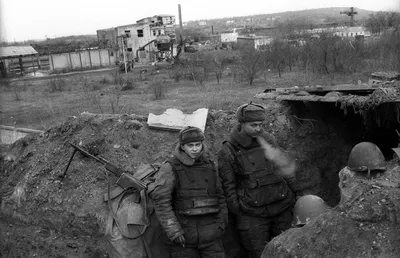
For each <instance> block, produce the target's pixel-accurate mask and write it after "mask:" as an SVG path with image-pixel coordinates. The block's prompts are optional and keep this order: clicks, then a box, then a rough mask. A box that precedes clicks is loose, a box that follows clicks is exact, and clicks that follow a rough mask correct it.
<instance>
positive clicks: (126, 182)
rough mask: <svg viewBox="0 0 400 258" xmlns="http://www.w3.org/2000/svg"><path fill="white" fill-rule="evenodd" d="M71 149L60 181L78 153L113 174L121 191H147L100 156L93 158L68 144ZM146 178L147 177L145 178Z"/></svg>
mask: <svg viewBox="0 0 400 258" xmlns="http://www.w3.org/2000/svg"><path fill="white" fill-rule="evenodd" d="M70 145H71V146H72V147H74V152H73V153H72V156H71V158H70V159H69V162H68V165H67V167H66V168H65V171H64V173H63V175H62V176H61V181H62V180H63V179H64V177H65V175H66V174H67V170H68V167H69V165H70V164H71V161H72V158H73V157H74V155H75V153H76V152H77V151H79V152H80V153H81V154H82V155H84V156H85V157H89V158H92V159H94V160H96V161H97V162H99V163H101V164H103V165H104V167H105V169H107V170H108V171H109V172H111V173H113V174H114V175H116V176H117V177H119V178H118V180H117V185H118V186H120V187H122V188H123V189H125V190H126V189H128V188H131V187H133V188H135V189H137V190H138V191H139V192H140V191H142V190H147V184H146V183H144V182H143V181H142V180H139V179H137V178H135V177H134V176H132V175H130V174H128V173H127V172H125V171H123V170H122V169H121V168H119V167H117V166H116V165H114V164H112V163H111V162H110V161H108V160H106V159H105V158H103V157H101V156H93V155H92V154H90V153H89V152H88V151H86V150H85V149H83V148H81V147H79V146H76V145H75V144H72V143H70ZM146 178H147V177H146Z"/></svg>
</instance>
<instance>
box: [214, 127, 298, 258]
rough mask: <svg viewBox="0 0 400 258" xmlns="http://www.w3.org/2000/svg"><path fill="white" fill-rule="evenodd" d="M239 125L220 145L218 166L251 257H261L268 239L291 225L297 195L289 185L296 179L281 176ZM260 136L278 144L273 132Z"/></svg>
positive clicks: (226, 194)
mask: <svg viewBox="0 0 400 258" xmlns="http://www.w3.org/2000/svg"><path fill="white" fill-rule="evenodd" d="M240 128H241V126H240V125H238V126H237V127H236V128H234V129H233V131H232V133H231V135H230V137H229V138H228V139H227V140H226V141H225V142H224V144H223V146H222V147H221V150H220V151H219V153H218V167H219V172H220V175H221V178H222V184H223V188H224V191H225V196H226V201H227V205H228V209H229V210H230V211H231V212H232V213H233V214H234V215H235V221H236V227H237V230H238V231H239V235H240V238H241V241H242V244H243V246H244V248H245V249H246V251H247V252H248V255H249V257H260V256H261V254H262V252H263V250H264V247H265V245H266V243H267V242H269V241H270V239H271V238H273V237H274V236H276V235H278V234H280V233H281V232H283V231H284V230H286V229H288V228H290V226H291V223H292V208H293V205H294V203H295V195H294V193H293V191H292V190H291V187H290V186H293V185H294V181H295V180H294V177H293V176H292V177H289V178H286V179H283V178H282V177H280V176H278V175H277V174H276V173H275V172H276V169H277V168H276V167H275V165H274V164H273V163H272V162H271V161H269V160H267V159H266V158H265V156H264V150H263V148H262V147H261V145H260V144H259V142H258V141H257V140H256V138H252V137H250V136H248V135H246V134H245V133H243V132H242V131H241V130H240ZM260 136H261V137H263V138H264V139H265V140H266V141H267V142H268V143H269V144H271V145H272V146H274V147H277V143H276V141H275V138H274V137H273V136H272V135H270V134H268V133H266V132H262V133H261V134H260Z"/></svg>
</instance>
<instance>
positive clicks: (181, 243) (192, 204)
mask: <svg viewBox="0 0 400 258" xmlns="http://www.w3.org/2000/svg"><path fill="white" fill-rule="evenodd" d="M203 141H204V134H203V132H202V131H201V130H200V129H199V128H197V127H186V128H184V129H183V130H181V131H180V132H179V143H178V145H177V146H176V149H175V151H174V154H173V157H172V158H171V159H169V160H168V161H167V162H166V163H165V164H163V165H162V166H161V168H160V170H159V172H158V173H157V175H156V181H155V182H154V185H155V189H154V190H152V192H151V193H150V196H151V197H152V199H153V200H154V204H155V210H156V214H157V217H158V220H159V221H160V224H161V225H162V227H163V229H164V231H165V232H166V234H167V237H168V239H169V241H168V243H167V244H168V246H169V249H170V252H171V255H172V257H181V258H185V257H188V258H189V257H216V258H218V257H225V254H224V248H223V245H222V240H221V235H222V233H223V232H224V230H225V225H226V223H227V220H228V211H227V207H226V202H225V197H224V194H223V190H222V187H221V182H220V178H219V176H218V172H217V169H216V167H215V166H214V164H213V162H212V161H211V160H210V159H208V158H207V155H206V146H205V144H204V142H203Z"/></svg>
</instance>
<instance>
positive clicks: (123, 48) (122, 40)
mask: <svg viewBox="0 0 400 258" xmlns="http://www.w3.org/2000/svg"><path fill="white" fill-rule="evenodd" d="M125 37H126V36H125ZM117 38H121V43H122V56H123V59H124V67H125V73H128V71H127V69H126V68H127V67H126V60H125V45H124V35H121V36H117Z"/></svg>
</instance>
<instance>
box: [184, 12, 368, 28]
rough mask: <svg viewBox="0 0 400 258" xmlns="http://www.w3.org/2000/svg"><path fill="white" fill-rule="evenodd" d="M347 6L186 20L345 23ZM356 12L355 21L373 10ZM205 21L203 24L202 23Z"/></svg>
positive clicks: (195, 23)
mask: <svg viewBox="0 0 400 258" xmlns="http://www.w3.org/2000/svg"><path fill="white" fill-rule="evenodd" d="M348 10H349V8H347V7H330V8H318V9H307V10H301V11H290V12H280V13H268V14H257V15H248V16H238V17H225V18H219V19H209V20H201V21H202V23H200V24H202V25H199V22H200V21H199V20H195V21H189V22H187V26H188V27H204V26H207V27H210V26H214V28H215V29H219V30H224V28H226V29H228V28H235V27H236V28H237V27H245V26H264V27H273V26H276V25H277V24H278V23H280V22H285V21H287V20H293V21H299V22H300V21H302V22H307V23H310V24H315V25H316V24H329V23H345V22H348V21H350V17H349V16H347V15H345V14H340V12H341V11H348ZM355 11H356V12H357V14H356V15H355V16H354V20H355V21H356V22H357V21H358V22H360V21H363V20H366V19H367V18H368V16H369V15H370V14H372V13H374V12H373V11H368V10H363V9H358V8H356V7H355ZM204 23H205V24H204Z"/></svg>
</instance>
